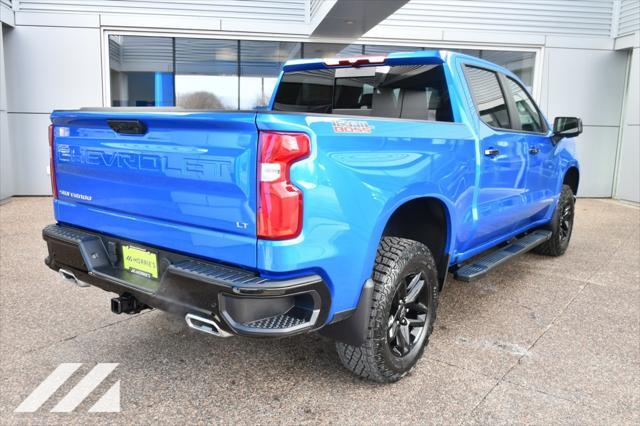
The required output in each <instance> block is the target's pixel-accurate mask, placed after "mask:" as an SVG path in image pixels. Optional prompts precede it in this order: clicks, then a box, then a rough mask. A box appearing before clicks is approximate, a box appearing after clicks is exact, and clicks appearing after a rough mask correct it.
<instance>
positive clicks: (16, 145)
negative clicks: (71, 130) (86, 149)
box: [9, 114, 51, 195]
mask: <svg viewBox="0 0 640 426" xmlns="http://www.w3.org/2000/svg"><path fill="white" fill-rule="evenodd" d="M49 123H50V121H49V116H48V114H9V128H10V129H11V142H12V149H13V152H12V154H13V178H14V182H13V183H14V190H15V193H16V194H19V195H50V194H51V183H50V179H49V175H48V174H47V166H48V165H49V140H48V126H49Z"/></svg>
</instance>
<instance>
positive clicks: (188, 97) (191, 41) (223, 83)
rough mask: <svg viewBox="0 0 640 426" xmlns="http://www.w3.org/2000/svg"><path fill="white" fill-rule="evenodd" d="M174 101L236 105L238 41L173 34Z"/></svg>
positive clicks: (179, 103) (208, 105)
mask: <svg viewBox="0 0 640 426" xmlns="http://www.w3.org/2000/svg"><path fill="white" fill-rule="evenodd" d="M175 60H176V74H175V85H176V105H177V106H180V107H183V108H187V109H238V106H239V102H238V42H237V41H236V40H211V39H203V38H176V39H175Z"/></svg>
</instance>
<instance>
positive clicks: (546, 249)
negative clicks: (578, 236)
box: [533, 185, 575, 256]
mask: <svg viewBox="0 0 640 426" xmlns="http://www.w3.org/2000/svg"><path fill="white" fill-rule="evenodd" d="M574 216H575V196H574V194H573V191H572V190H571V187H570V186H569V185H562V191H561V192H560V199H559V200H558V205H557V206H556V210H555V211H554V212H553V217H552V218H551V222H549V224H548V225H547V226H546V228H547V229H549V230H550V231H551V232H553V234H552V235H551V238H550V239H549V240H548V241H545V242H544V243H542V244H540V245H539V246H538V247H536V248H535V249H534V250H533V251H534V252H535V253H538V254H542V255H545V256H562V255H563V254H564V252H565V251H567V247H569V241H570V240H571V234H572V232H573V218H574Z"/></svg>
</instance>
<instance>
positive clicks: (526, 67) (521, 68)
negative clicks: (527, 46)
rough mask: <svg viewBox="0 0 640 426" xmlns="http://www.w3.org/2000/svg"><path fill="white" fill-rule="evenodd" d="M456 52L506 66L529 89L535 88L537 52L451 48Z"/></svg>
mask: <svg viewBox="0 0 640 426" xmlns="http://www.w3.org/2000/svg"><path fill="white" fill-rule="evenodd" d="M451 50H452V51H455V52H460V53H465V54H467V55H471V56H476V57H478V58H481V59H486V60H487V61H489V62H493V63H494V64H497V65H500V66H502V67H505V68H506V69H508V70H510V71H511V72H512V73H514V74H515V75H517V76H518V77H520V80H522V81H523V82H524V84H525V86H527V90H529V91H532V88H533V70H534V67H535V62H536V54H535V52H514V51H507V50H471V49H451Z"/></svg>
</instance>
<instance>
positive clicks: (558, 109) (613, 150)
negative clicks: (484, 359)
mask: <svg viewBox="0 0 640 426" xmlns="http://www.w3.org/2000/svg"><path fill="white" fill-rule="evenodd" d="M626 70H627V54H626V52H616V51H611V50H609V51H607V50H586V49H558V48H547V49H545V67H544V74H543V91H544V96H542V99H543V108H544V109H545V111H546V113H547V116H548V118H549V119H550V120H553V118H554V117H557V116H578V117H581V118H582V120H583V122H584V124H585V127H584V133H583V134H582V135H581V136H580V137H579V138H577V149H578V159H579V160H580V165H581V176H580V195H581V196H586V197H610V196H612V192H613V184H614V170H615V165H616V154H617V149H618V133H619V128H620V114H621V112H622V98H623V94H624V90H625V82H624V80H625V74H626Z"/></svg>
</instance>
